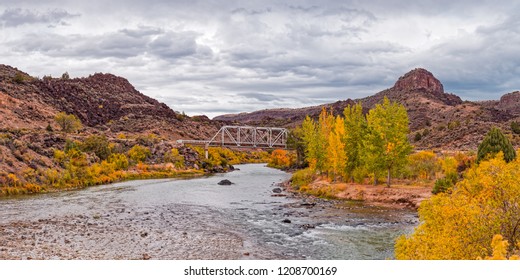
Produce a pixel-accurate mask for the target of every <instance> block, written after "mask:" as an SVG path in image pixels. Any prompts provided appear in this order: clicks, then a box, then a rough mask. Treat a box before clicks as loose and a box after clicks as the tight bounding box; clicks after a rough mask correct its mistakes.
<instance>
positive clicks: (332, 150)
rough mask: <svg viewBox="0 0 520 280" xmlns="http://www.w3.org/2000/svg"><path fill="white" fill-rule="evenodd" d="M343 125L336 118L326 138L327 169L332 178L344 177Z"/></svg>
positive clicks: (345, 156)
mask: <svg viewBox="0 0 520 280" xmlns="http://www.w3.org/2000/svg"><path fill="white" fill-rule="evenodd" d="M344 138H345V123H344V121H343V118H341V117H340V116H337V117H336V119H335V121H334V126H333V127H332V131H331V132H330V133H329V137H328V149H327V167H328V170H329V175H331V177H332V178H334V179H335V178H336V177H338V176H339V177H343V178H344V177H345V168H346V163H347V154H346V153H345V143H344V142H343V139H344Z"/></svg>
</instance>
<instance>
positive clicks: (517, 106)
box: [497, 91, 520, 115]
mask: <svg viewBox="0 0 520 280" xmlns="http://www.w3.org/2000/svg"><path fill="white" fill-rule="evenodd" d="M497 109H499V110H502V111H506V112H508V113H511V114H514V115H520V91H514V92H510V93H508V94H505V95H503V96H502V97H500V101H499V102H498V105H497Z"/></svg>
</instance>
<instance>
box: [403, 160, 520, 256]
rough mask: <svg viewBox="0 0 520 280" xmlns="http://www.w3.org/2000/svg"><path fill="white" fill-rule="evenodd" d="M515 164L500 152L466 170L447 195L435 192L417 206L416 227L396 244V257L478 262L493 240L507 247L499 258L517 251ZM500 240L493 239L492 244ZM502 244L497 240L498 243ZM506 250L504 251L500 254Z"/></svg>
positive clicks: (518, 169)
mask: <svg viewBox="0 0 520 280" xmlns="http://www.w3.org/2000/svg"><path fill="white" fill-rule="evenodd" d="M519 177H520V161H519V160H518V159H517V160H513V161H511V162H509V163H507V162H506V161H505V160H504V157H503V154H502V152H499V153H498V154H497V156H496V157H495V158H492V159H490V160H489V161H482V162H481V163H480V164H479V165H476V166H474V167H472V168H470V169H469V170H468V171H467V172H466V173H465V178H464V179H463V180H462V181H460V182H458V183H457V184H456V185H455V187H453V189H452V192H451V194H446V193H440V194H438V195H435V196H433V197H431V198H430V199H428V200H425V201H423V202H422V203H421V207H420V208H419V219H420V224H419V226H418V227H417V228H416V229H415V230H414V232H413V233H412V234H411V235H409V236H401V237H400V238H399V239H398V240H397V242H396V246H395V254H396V258H397V259H477V258H485V257H487V256H490V255H492V254H493V255H495V254H494V250H496V249H497V246H498V245H496V244H494V245H492V243H493V239H494V236H496V235H497V234H499V235H501V236H502V237H503V241H507V246H506V245H504V244H506V243H501V244H499V245H500V246H504V248H502V249H500V250H501V253H500V255H501V256H505V257H509V256H512V255H513V254H516V253H517V252H518V251H519V250H520V242H519V241H520V230H519V225H520V181H519V180H518V178H519ZM497 242H499V241H495V242H494V243H497ZM500 242H502V240H500ZM504 249H505V250H504Z"/></svg>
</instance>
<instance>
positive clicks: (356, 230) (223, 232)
mask: <svg viewBox="0 0 520 280" xmlns="http://www.w3.org/2000/svg"><path fill="white" fill-rule="evenodd" d="M237 167H238V168H240V170H239V171H235V172H231V173H227V174H217V175H214V176H211V177H204V178H195V179H182V180H180V179H162V180H139V181H128V182H122V183H117V184H110V185H104V186H97V187H92V188H88V189H83V190H78V191H69V192H61V193H52V194H43V195H31V196H20V197H16V198H8V199H1V200H0V209H1V212H0V225H2V226H3V228H2V230H3V231H4V232H9V230H11V229H12V228H14V227H21V226H22V227H23V229H25V233H23V234H26V235H27V237H25V238H22V240H20V241H12V240H11V241H9V240H7V241H5V240H4V241H2V242H3V243H0V248H2V247H3V248H6V249H5V250H4V251H6V252H8V254H9V256H15V257H21V258H25V257H33V258H103V259H106V258H109V259H111V258H138V257H139V256H140V254H142V252H145V251H146V252H152V253H147V254H153V256H156V257H157V258H166V259H168V258H271V259H273V258H275V259H276V258H289V259H301V258H304V259H387V258H392V256H393V244H394V240H395V238H396V237H397V236H399V235H401V234H403V233H408V232H410V231H411V230H412V228H413V227H414V226H415V224H416V223H417V217H416V214H415V213H414V212H412V211H406V210H395V209H385V208H376V207H366V206H364V205H363V204H361V203H355V202H337V201H336V202H327V201H323V202H319V203H317V204H316V205H314V206H313V205H312V204H311V205H308V204H305V203H306V202H307V201H305V200H304V199H302V198H298V197H290V196H289V197H276V196H272V194H273V192H272V190H273V188H275V187H276V184H277V183H280V182H282V181H284V180H287V179H288V178H289V177H290V175H289V174H287V173H285V172H282V171H279V170H275V169H271V168H267V167H265V166H264V165H262V164H247V165H239V166H237ZM223 179H228V180H230V181H232V182H233V183H234V184H233V185H230V186H220V185H218V184H217V183H218V182H219V181H220V180H223ZM284 220H285V222H284ZM288 221H290V223H289V222H288ZM83 224H85V226H84V227H82V228H81V229H80V228H79V226H78V225H81V226H83ZM31 231H32V232H37V233H38V234H33V235H31V234H30V233H31ZM84 232H87V233H88V234H84ZM21 234H22V233H21ZM136 236H137V237H136ZM179 236H180V237H179ZM31 238H32V239H31ZM53 238H54V239H55V240H54V241H53V242H54V243H52V244H51V245H52V246H54V247H53V248H54V249H53V250H52V251H51V252H48V251H49V249H48V247H49V246H47V245H46V244H47V242H49V241H48V239H53ZM67 238H69V239H70V240H69V239H67ZM182 238H184V239H182ZM181 239H182V240H186V241H182V240H181ZM27 240H29V241H27ZM61 240H64V241H61ZM107 240H108V241H107ZM110 240H112V241H110ZM143 240H144V241H143ZM237 240H238V241H237ZM181 241H182V242H181ZM15 242H17V243H15ZM24 242H32V243H31V244H30V245H32V244H36V245H34V246H35V248H36V249H34V250H33V251H30V250H29V249H27V248H25V247H24V246H25V245H24V244H25V243H24ZM183 242H184V243H183ZM240 243H241V244H240ZM16 244H22V245H16ZM38 244H42V245H41V247H38V246H37V245H38ZM100 244H102V245H100ZM125 244H126V245H125ZM129 244H131V246H130V245H129ZM34 246H33V247H34ZM235 247H239V248H235ZM129 248H131V249H129ZM24 250H25V251H24ZM45 250H47V251H45ZM194 250H195V251H194ZM244 253H245V254H244Z"/></svg>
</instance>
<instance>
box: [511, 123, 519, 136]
mask: <svg viewBox="0 0 520 280" xmlns="http://www.w3.org/2000/svg"><path fill="white" fill-rule="evenodd" d="M511 130H512V131H513V133H514V134H520V124H518V123H517V122H512V123H511Z"/></svg>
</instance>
